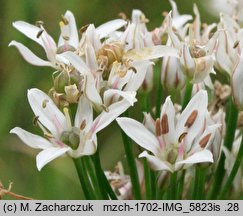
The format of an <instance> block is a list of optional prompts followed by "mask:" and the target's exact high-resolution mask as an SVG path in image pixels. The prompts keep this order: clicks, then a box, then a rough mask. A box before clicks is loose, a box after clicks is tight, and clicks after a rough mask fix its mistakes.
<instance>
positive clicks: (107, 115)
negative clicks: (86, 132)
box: [91, 98, 135, 134]
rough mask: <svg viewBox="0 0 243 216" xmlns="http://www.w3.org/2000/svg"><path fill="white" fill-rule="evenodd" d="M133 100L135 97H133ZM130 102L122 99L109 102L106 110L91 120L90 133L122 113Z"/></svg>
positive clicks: (98, 129) (103, 126)
mask: <svg viewBox="0 0 243 216" xmlns="http://www.w3.org/2000/svg"><path fill="white" fill-rule="evenodd" d="M134 100H135V98H134ZM130 106H131V104H130V103H129V102H128V101H127V100H126V99H123V100H121V101H119V102H116V103H113V104H111V105H110V106H109V107H108V108H107V109H108V112H107V111H103V112H102V113H101V114H100V115H99V116H97V118H96V119H95V120H94V122H93V126H92V128H91V133H93V134H95V133H97V132H99V131H100V130H102V129H103V128H105V127H106V126H107V125H109V124H110V123H111V122H112V121H113V120H114V119H115V118H117V117H118V116H119V115H121V114H122V113H124V112H125V111H126V110H127V109H128V108H129V107H130Z"/></svg>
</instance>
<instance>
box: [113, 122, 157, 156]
mask: <svg viewBox="0 0 243 216" xmlns="http://www.w3.org/2000/svg"><path fill="white" fill-rule="evenodd" d="M116 121H117V123H118V124H119V126H120V127H121V128H122V130H123V131H124V132H125V133H126V134H127V135H128V136H129V137H130V138H131V139H132V140H134V141H135V142H136V143H137V144H138V145H140V146H141V147H143V148H145V149H147V150H149V151H151V152H152V153H153V154H154V155H157V154H158V152H159V142H158V140H157V138H156V137H155V135H154V134H152V133H151V132H150V131H149V130H148V129H147V128H145V127H144V125H143V124H141V123H140V122H138V121H135V120H134V119H131V118H117V119H116Z"/></svg>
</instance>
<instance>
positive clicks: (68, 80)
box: [54, 70, 82, 93]
mask: <svg viewBox="0 0 243 216" xmlns="http://www.w3.org/2000/svg"><path fill="white" fill-rule="evenodd" d="M81 80H82V77H81V76H80V74H79V73H78V72H77V71H75V70H73V71H71V72H67V71H62V72H60V73H59V74H58V75H57V76H56V77H55V78H54V89H55V90H56V91H57V92H58V93H65V87H66V86H70V85H73V84H76V86H79V83H80V82H81Z"/></svg>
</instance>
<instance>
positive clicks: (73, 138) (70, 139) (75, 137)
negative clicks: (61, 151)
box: [60, 127, 80, 150]
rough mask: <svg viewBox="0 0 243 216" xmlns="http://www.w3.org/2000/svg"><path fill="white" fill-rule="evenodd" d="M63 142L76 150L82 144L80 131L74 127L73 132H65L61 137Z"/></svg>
mask: <svg viewBox="0 0 243 216" xmlns="http://www.w3.org/2000/svg"><path fill="white" fill-rule="evenodd" d="M60 139H61V141H62V142H63V143H64V144H66V145H68V146H70V147H71V148H72V149H73V150H76V149H77V148H78V146H79V143H80V137H79V129H78V128H75V127H73V128H72V130H71V131H64V132H62V134H61V136H60Z"/></svg>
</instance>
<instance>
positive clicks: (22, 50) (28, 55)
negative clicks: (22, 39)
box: [9, 41, 53, 67]
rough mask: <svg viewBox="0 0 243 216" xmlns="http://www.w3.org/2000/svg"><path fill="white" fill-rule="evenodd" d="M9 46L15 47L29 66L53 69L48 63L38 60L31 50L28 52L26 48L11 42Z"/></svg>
mask: <svg viewBox="0 0 243 216" xmlns="http://www.w3.org/2000/svg"><path fill="white" fill-rule="evenodd" d="M9 46H15V47H16V48H17V49H18V50H19V52H20V54H21V55H22V56H23V58H24V59H25V60H26V61H27V62H28V63H30V64H33V65H36V66H49V67H53V65H52V64H51V63H50V62H48V61H45V60H43V59H41V58H39V57H38V56H36V55H35V54H34V53H33V52H32V51H31V50H29V49H28V48H27V47H26V46H24V45H23V44H21V43H18V42H16V41H11V42H10V44H9Z"/></svg>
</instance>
